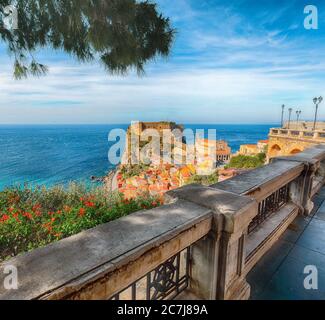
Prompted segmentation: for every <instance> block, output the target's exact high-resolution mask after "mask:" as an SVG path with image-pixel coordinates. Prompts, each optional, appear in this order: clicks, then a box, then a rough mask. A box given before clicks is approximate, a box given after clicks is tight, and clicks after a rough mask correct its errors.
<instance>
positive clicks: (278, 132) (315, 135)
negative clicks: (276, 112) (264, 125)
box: [270, 128, 325, 143]
mask: <svg viewBox="0 0 325 320" xmlns="http://www.w3.org/2000/svg"><path fill="white" fill-rule="evenodd" d="M270 137H273V138H276V137H281V138H284V137H285V138H289V139H290V138H293V139H295V140H302V141H306V140H307V141H315V143H324V141H325V132H324V131H319V130H316V131H312V130H297V129H293V130H291V129H277V128H275V129H271V131H270Z"/></svg>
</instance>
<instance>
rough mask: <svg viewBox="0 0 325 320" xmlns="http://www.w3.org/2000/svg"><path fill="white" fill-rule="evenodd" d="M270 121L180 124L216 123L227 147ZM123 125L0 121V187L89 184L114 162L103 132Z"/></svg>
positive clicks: (259, 136) (260, 135)
mask: <svg viewBox="0 0 325 320" xmlns="http://www.w3.org/2000/svg"><path fill="white" fill-rule="evenodd" d="M275 126H277V125H275V124H268V125H266V124H261V125H258V124H254V125H238V124H236V125H230V124H227V125H222V124H217V125H202V124H197V125H195V124H191V125H185V128H188V129H192V130H197V129H205V132H208V130H209V129H216V131H217V138H218V139H220V140H225V141H227V142H228V144H229V146H230V147H231V148H232V152H236V151H238V150H239V148H240V145H242V144H255V143H257V142H258V141H259V140H265V139H267V137H268V134H269V131H270V128H272V127H275ZM127 127H128V125H126V124H125V125H0V191H1V190H4V189H5V188H6V187H10V186H15V185H16V186H17V185H24V184H29V185H31V186H36V185H42V186H47V187H51V186H54V185H57V184H64V185H67V184H68V183H69V182H71V181H77V182H81V183H86V184H87V185H90V184H92V182H91V179H90V178H91V177H92V176H95V177H103V176H105V175H106V174H107V173H108V172H109V171H111V170H113V169H114V168H115V165H114V164H112V163H110V162H109V160H108V151H109V149H110V147H111V146H112V145H113V144H114V143H113V142H109V140H108V134H109V133H110V132H111V130H113V129H123V130H126V129H127Z"/></svg>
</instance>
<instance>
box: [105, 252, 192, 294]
mask: <svg viewBox="0 0 325 320" xmlns="http://www.w3.org/2000/svg"><path fill="white" fill-rule="evenodd" d="M190 254H191V248H190V247H189V248H187V249H185V250H183V251H182V252H179V253H178V254H177V255H175V256H173V257H172V258H170V259H168V260H167V261H165V262H164V263H163V264H161V265H160V266H158V267H157V268H156V269H154V270H152V271H151V272H149V273H148V274H147V275H145V276H144V277H143V278H141V279H139V280H137V281H135V282H133V283H132V284H131V285H130V286H129V287H128V288H125V289H123V290H122V291H121V292H119V293H118V294H116V295H114V296H113V297H112V298H111V299H110V300H172V299H174V298H176V297H177V296H178V295H179V294H180V293H182V292H184V291H185V290H186V289H187V288H188V286H189V279H190V275H189V268H190Z"/></svg>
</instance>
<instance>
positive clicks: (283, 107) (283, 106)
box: [281, 104, 285, 128]
mask: <svg viewBox="0 0 325 320" xmlns="http://www.w3.org/2000/svg"><path fill="white" fill-rule="evenodd" d="M284 109H285V105H284V104H283V105H282V116H281V128H283V124H284V123H283V118H284Z"/></svg>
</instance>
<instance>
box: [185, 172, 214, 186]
mask: <svg viewBox="0 0 325 320" xmlns="http://www.w3.org/2000/svg"><path fill="white" fill-rule="evenodd" d="M218 181H219V177H218V174H217V173H214V174H212V175H209V176H199V175H194V176H192V177H191V178H190V179H189V180H188V181H187V182H186V184H192V183H196V184H202V185H205V186H210V185H212V184H216V183H218Z"/></svg>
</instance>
